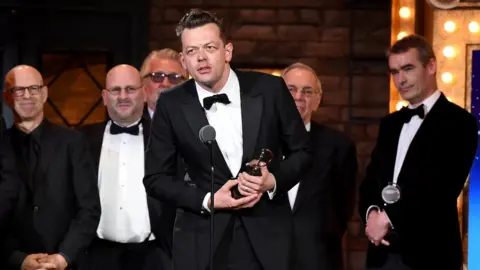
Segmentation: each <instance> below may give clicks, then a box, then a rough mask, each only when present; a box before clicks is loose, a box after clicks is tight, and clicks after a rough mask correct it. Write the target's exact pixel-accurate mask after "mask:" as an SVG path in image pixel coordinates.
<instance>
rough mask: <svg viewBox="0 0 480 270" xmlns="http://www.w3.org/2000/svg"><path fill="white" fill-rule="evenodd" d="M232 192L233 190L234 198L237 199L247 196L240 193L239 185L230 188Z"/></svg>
mask: <svg viewBox="0 0 480 270" xmlns="http://www.w3.org/2000/svg"><path fill="white" fill-rule="evenodd" d="M230 192H232V197H233V198H234V199H236V200H238V199H241V198H243V197H245V196H243V195H242V194H241V193H240V190H238V185H236V186H234V187H233V188H232V189H231V190H230Z"/></svg>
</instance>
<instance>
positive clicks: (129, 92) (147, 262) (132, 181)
mask: <svg viewBox="0 0 480 270" xmlns="http://www.w3.org/2000/svg"><path fill="white" fill-rule="evenodd" d="M102 98H103V103H104V105H105V106H106V107H107V111H108V115H109V118H110V120H109V121H107V122H103V123H98V124H92V125H87V126H85V127H83V128H82V131H83V132H84V133H85V134H86V135H87V138H88V139H89V142H90V148H91V149H92V153H93V158H94V160H95V164H96V170H97V171H98V187H99V191H100V201H101V206H102V215H101V218H100V225H99V227H98V229H97V238H96V239H95V240H94V242H93V243H92V246H91V248H90V252H89V258H88V263H86V267H85V270H90V269H107V268H111V269H118V270H134V269H135V270H137V269H138V270H153V269H162V270H164V269H169V264H170V259H169V257H170V256H169V255H168V254H169V252H170V251H169V250H170V244H169V242H170V241H171V240H170V238H171V235H172V227H173V214H174V212H173V211H171V212H170V215H169V217H168V218H167V215H165V214H167V212H164V211H163V210H165V209H164V208H162V206H161V204H160V202H159V201H158V200H156V199H154V198H152V197H149V196H148V197H147V194H146V193H145V187H144V185H143V176H144V171H145V162H144V149H145V146H146V144H147V142H148V137H149V132H150V121H149V120H148V119H146V118H145V117H142V114H143V106H144V102H145V95H144V92H143V89H142V82H141V77H140V73H139V72H138V70H137V69H136V68H134V67H132V66H129V65H118V66H116V67H114V68H112V69H111V70H110V71H109V72H108V74H107V78H106V87H105V89H104V90H103V91H102ZM165 225H166V226H165ZM120 228H121V229H120Z"/></svg>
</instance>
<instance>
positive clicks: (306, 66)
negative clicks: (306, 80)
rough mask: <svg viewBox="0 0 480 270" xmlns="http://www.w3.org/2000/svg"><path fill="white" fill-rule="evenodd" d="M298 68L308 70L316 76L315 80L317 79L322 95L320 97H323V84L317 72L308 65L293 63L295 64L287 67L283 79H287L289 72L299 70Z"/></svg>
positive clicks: (318, 88) (317, 85)
mask: <svg viewBox="0 0 480 270" xmlns="http://www.w3.org/2000/svg"><path fill="white" fill-rule="evenodd" d="M297 68H299V69H305V70H308V71H310V72H311V73H312V74H313V75H314V76H315V78H316V79H317V82H316V87H317V90H318V92H319V93H320V95H323V89H322V82H321V81H320V79H319V78H318V76H317V73H316V72H315V70H313V68H311V67H310V66H308V65H305V64H304V63H300V62H296V63H293V64H291V65H289V66H288V67H286V68H285V69H284V70H283V72H282V78H283V77H285V75H287V73H288V72H290V71H292V70H293V69H297Z"/></svg>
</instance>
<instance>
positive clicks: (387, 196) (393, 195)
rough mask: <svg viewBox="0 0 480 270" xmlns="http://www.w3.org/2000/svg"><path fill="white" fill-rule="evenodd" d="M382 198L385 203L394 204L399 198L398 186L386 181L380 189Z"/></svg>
mask: <svg viewBox="0 0 480 270" xmlns="http://www.w3.org/2000/svg"><path fill="white" fill-rule="evenodd" d="M382 199H383V201H384V202H385V206H386V205H387V204H394V203H396V202H398V201H399V200H400V187H399V186H398V185H397V184H396V183H388V185H387V186H386V187H384V188H383V190H382Z"/></svg>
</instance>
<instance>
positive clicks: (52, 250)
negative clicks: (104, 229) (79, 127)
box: [0, 65, 100, 270]
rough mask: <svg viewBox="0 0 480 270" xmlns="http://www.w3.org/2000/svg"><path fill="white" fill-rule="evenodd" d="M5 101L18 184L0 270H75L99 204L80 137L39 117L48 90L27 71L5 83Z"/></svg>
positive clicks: (12, 73)
mask: <svg viewBox="0 0 480 270" xmlns="http://www.w3.org/2000/svg"><path fill="white" fill-rule="evenodd" d="M5 88H6V89H7V90H6V92H4V94H5V95H4V98H5V101H6V102H7V103H8V104H9V106H10V107H11V108H12V110H13V111H14V114H15V124H14V126H13V127H12V128H10V129H9V130H8V131H7V132H6V133H5V134H4V135H5V136H4V139H3V141H2V148H4V147H6V145H11V146H12V148H13V150H14V151H15V166H16V170H17V172H18V174H19V177H20V179H21V180H19V181H18V184H19V185H20V187H19V191H18V196H17V197H18V198H17V202H16V205H15V208H14V212H13V218H12V220H11V221H10V226H9V228H8V238H7V240H6V241H3V242H2V244H1V249H2V250H1V251H0V252H1V255H0V256H2V258H3V260H2V263H6V265H4V266H3V267H2V269H15V270H17V269H28V270H29V269H40V268H43V269H45V268H50V267H55V269H66V268H68V269H75V268H76V267H77V266H79V264H80V263H81V261H82V258H83V255H84V254H85V252H86V250H87V247H88V246H89V245H90V243H91V241H92V239H93V238H94V236H95V230H96V229H97V226H98V221H99V218H100V202H99V198H98V189H97V186H96V182H95V172H94V168H93V161H92V159H91V154H90V152H89V150H88V147H87V143H86V141H85V139H84V137H83V136H82V134H81V133H79V132H77V131H74V130H71V129H67V128H63V127H59V126H56V125H54V124H52V123H50V122H49V121H48V120H46V119H45V118H44V112H43V108H44V104H45V101H46V100H47V96H48V89H47V86H45V85H44V83H43V79H42V76H41V75H40V73H39V72H38V71H37V70H36V69H35V68H33V67H30V66H25V65H21V66H17V67H14V68H13V69H12V70H10V71H9V72H8V74H7V75H6V78H5Z"/></svg>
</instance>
